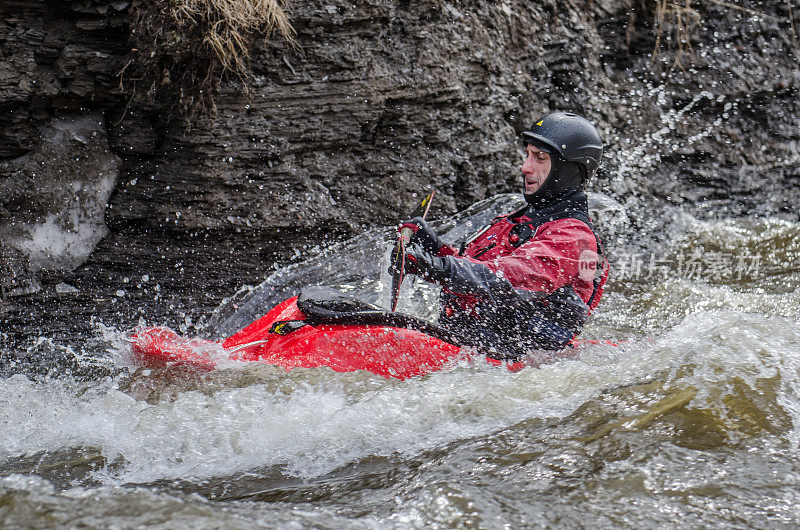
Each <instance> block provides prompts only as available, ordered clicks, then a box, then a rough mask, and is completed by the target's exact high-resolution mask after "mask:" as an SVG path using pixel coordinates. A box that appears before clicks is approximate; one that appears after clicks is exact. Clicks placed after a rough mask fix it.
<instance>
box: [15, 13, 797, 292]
mask: <svg viewBox="0 0 800 530" xmlns="http://www.w3.org/2000/svg"><path fill="white" fill-rule="evenodd" d="M694 7H695V8H696V9H697V13H698V15H699V17H700V18H698V19H692V20H690V22H691V21H694V22H696V23H697V25H696V26H695V27H694V28H692V29H691V31H690V33H689V34H688V38H689V39H690V40H689V44H690V45H691V46H690V47H686V46H683V47H682V49H678V46H677V44H676V45H673V46H670V43H673V44H674V43H678V42H679V41H680V40H681V39H682V38H684V35H683V34H681V33H680V32H678V30H677V24H676V22H677V19H675V17H676V16H678V14H680V15H681V16H685V15H686V14H685V13H678V12H671V11H666V12H664V13H663V15H664V18H663V20H664V23H663V25H662V26H661V32H660V35H661V40H660V41H659V45H658V47H656V36H657V35H658V34H659V32H658V28H654V27H653V25H652V23H653V20H655V13H654V10H655V4H654V3H653V4H651V3H649V2H638V1H637V2H610V1H593V2H592V1H588V0H587V1H586V2H566V1H563V2H562V1H555V0H542V1H535V2H529V1H522V0H506V1H502V2H484V1H479V0H474V1H451V2H446V1H434V0H431V1H426V0H420V1H415V2H400V1H392V0H367V1H365V2H359V3H357V4H353V3H348V2H343V1H340V0H319V1H310V2H302V3H300V2H297V3H295V4H294V6H293V11H292V13H291V20H292V24H293V26H294V27H295V29H296V31H297V43H298V47H297V48H291V47H289V46H287V45H286V44H285V43H284V42H282V41H280V40H272V41H268V42H260V43H257V44H256V45H255V46H254V48H253V50H252V62H251V69H252V72H253V74H254V78H253V82H252V86H251V87H250V89H249V92H248V93H243V91H242V86H241V83H240V82H239V81H238V80H237V79H235V78H233V79H226V80H223V82H222V84H221V88H220V93H219V94H218V95H217V98H216V101H217V113H216V115H214V116H203V117H200V118H199V119H198V120H196V121H195V122H194V123H193V124H192V126H191V128H187V124H186V122H185V121H184V120H183V119H182V118H181V117H180V116H176V115H175V114H174V113H173V112H171V110H170V108H169V107H168V106H167V105H166V104H165V103H164V101H165V100H164V99H160V100H155V101H160V103H154V100H153V99H151V98H150V97H149V95H152V94H148V90H144V89H142V87H138V88H136V89H135V90H134V87H135V86H136V83H135V80H132V79H130V78H126V73H125V66H126V64H128V63H129V62H130V60H131V58H132V57H133V56H134V54H136V53H138V52H137V51H136V50H132V49H131V46H130V45H129V36H130V35H129V31H130V20H129V11H130V9H131V8H130V6H128V4H127V2H120V1H116V2H105V1H99V0H79V1H76V2H71V3H68V2H63V3H62V2H45V1H41V2H39V1H34V0H19V1H5V2H4V3H3V4H2V5H1V6H0V14H2V18H0V121H2V122H3V124H4V125H3V127H2V130H0V157H2V158H3V159H4V162H3V163H2V165H0V187H2V188H1V189H2V190H4V191H3V196H2V197H0V213H2V216H3V219H2V221H0V227H3V228H0V230H6V232H4V233H5V234H6V235H5V236H4V241H3V247H4V249H5V250H4V256H6V257H5V258H4V259H5V269H4V271H5V272H4V282H5V284H6V285H7V286H8V289H9V290H10V289H13V288H16V287H19V286H20V285H19V281H18V278H19V277H21V276H25V275H26V274H27V275H30V274H31V271H32V270H34V269H36V267H35V266H32V265H31V264H32V263H33V262H38V263H39V264H40V265H41V267H60V268H61V269H64V270H70V269H73V268H75V267H76V266H77V264H78V262H79V261H80V260H77V259H60V260H59V259H55V258H54V259H51V260H49V261H47V260H43V258H36V257H34V255H33V254H30V253H29V254H27V255H23V256H20V254H19V252H20V249H24V248H25V245H24V244H18V243H15V244H14V245H9V244H8V241H9V239H8V238H9V236H8V235H7V234H10V233H11V232H9V230H11V229H9V228H8V227H9V226H11V225H13V227H14V228H13V231H14V234H16V235H14V237H15V238H17V239H15V241H18V242H19V238H20V237H21V235H20V234H22V233H23V232H25V231H26V230H27V231H28V232H30V230H29V229H30V228H31V227H35V226H36V223H42V222H47V219H49V217H48V216H49V215H59V214H58V212H61V216H62V218H63V217H64V215H66V214H64V212H66V211H67V210H68V209H69V208H72V207H73V203H70V202H69V201H66V200H62V201H60V202H59V200H55V199H53V200H52V201H50V200H48V201H47V202H48V203H49V206H48V207H47V208H40V207H38V206H36V205H37V204H38V202H37V201H39V202H41V200H42V194H41V191H37V190H36V188H37V186H38V184H36V183H35V182H36V181H35V180H34V177H33V173H34V166H35V165H36V163H39V162H41V161H43V159H44V158H46V157H50V158H52V159H53V162H52V168H51V171H50V173H51V174H52V173H53V171H56V172H58V171H61V173H60V174H63V175H64V180H63V189H62V190H61V192H62V195H63V192H64V190H67V189H68V188H69V187H70V186H72V187H75V186H76V185H80V186H84V187H86V188H87V189H88V188H92V189H94V190H95V192H93V193H94V197H96V199H97V201H99V202H102V201H103V200H104V197H105V194H104V193H101V192H100V191H102V190H105V189H106V188H105V187H104V186H107V185H108V183H109V182H112V181H113V182H115V184H114V192H113V194H112V195H111V197H110V199H109V202H108V204H107V210H106V222H107V224H108V226H109V229H110V232H109V233H108V235H107V236H106V238H105V239H104V240H103V241H102V242H101V243H100V246H99V247H98V248H97V250H96V251H95V252H94V254H93V255H92V258H91V259H90V261H89V263H88V264H87V265H84V267H83V269H79V270H78V271H77V272H76V273H74V274H77V275H80V274H84V275H86V276H88V275H89V273H87V272H81V271H87V270H93V271H97V270H102V271H104V272H107V271H109V270H111V271H113V272H112V273H111V274H110V276H109V277H112V279H111V280H109V284H108V286H107V289H114V288H116V287H118V285H116V284H115V282H118V281H121V278H122V277H123V276H124V277H129V276H130V275H131V274H132V273H133V272H135V273H136V274H138V275H141V274H142V272H143V271H144V272H146V274H147V275H148V276H152V275H159V276H161V277H167V276H170V277H171V279H170V280H169V281H174V282H176V283H175V289H177V290H181V289H183V290H185V287H184V288H181V287H180V285H184V286H185V285H186V284H187V283H191V284H194V283H199V282H204V281H205V282H206V283H208V282H212V283H213V284H214V285H215V286H216V287H215V289H216V290H214V289H212V291H213V293H214V294H213V295H211V301H209V302H208V303H209V304H212V303H214V302H215V301H216V300H217V299H218V297H219V296H220V295H222V294H223V293H225V292H230V291H232V290H233V289H234V288H235V287H236V284H237V283H241V282H242V281H246V280H245V278H246V277H248V276H251V275H255V274H258V273H259V272H263V271H264V270H265V269H266V268H267V267H268V266H270V265H271V262H272V261H274V260H281V259H284V258H285V257H286V256H287V255H291V253H292V252H294V250H295V249H298V251H300V252H302V249H303V247H304V246H305V245H307V244H316V243H319V242H321V241H322V240H323V239H325V238H327V237H336V236H341V235H352V234H356V233H358V232H359V231H360V230H362V229H363V227H365V226H370V225H374V224H383V225H385V224H389V223H392V222H394V221H396V220H397V219H398V218H399V217H401V216H402V214H403V212H405V211H407V210H408V209H409V207H410V205H411V204H412V203H413V202H414V201H415V198H416V197H419V196H420V193H421V192H422V191H424V190H427V189H430V188H436V189H437V190H438V192H439V194H438V199H437V204H436V205H435V209H434V211H433V212H432V214H433V216H434V217H436V216H437V215H441V214H442V213H443V212H451V211H454V210H456V209H460V208H463V207H465V206H466V205H468V204H470V203H472V202H474V201H475V200H478V199H481V198H484V197H486V196H489V195H492V194H495V193H498V192H508V191H517V190H518V189H519V186H520V172H519V166H520V163H521V156H522V155H521V149H520V145H519V142H518V133H519V132H520V131H521V130H523V128H525V127H527V126H528V125H529V124H530V122H531V121H532V120H533V119H534V118H535V117H537V116H540V115H543V114H545V113H547V112H550V111H554V110H573V111H577V112H579V113H581V114H583V115H585V116H586V117H588V118H589V119H590V120H592V121H593V122H595V123H596V124H597V125H598V128H599V130H600V131H601V134H602V135H603V136H604V138H605V140H606V141H607V143H608V154H607V157H606V160H605V164H604V167H603V168H602V169H601V171H600V173H599V175H598V177H597V178H596V179H595V180H594V181H593V182H592V184H591V187H592V188H593V189H595V190H602V191H604V192H606V193H608V194H610V195H612V196H613V197H615V198H616V199H617V200H619V201H621V202H623V203H625V204H626V205H628V206H629V207H630V208H631V209H634V210H635V209H636V208H637V207H640V205H642V204H647V205H652V204H653V201H654V200H655V201H661V202H663V203H674V204H678V205H681V206H682V207H685V208H689V209H691V210H692V211H694V212H696V213H699V214H702V215H715V214H719V213H723V215H724V214H729V215H735V214H745V213H753V212H755V213H762V214H777V215H782V216H787V217H792V218H797V213H796V208H795V204H797V202H798V199H799V198H800V197H798V189H800V188H799V187H798V185H797V182H798V180H797V179H798V176H800V169H799V168H800V153H799V152H798V149H799V146H800V144H799V143H798V141H800V130H799V129H800V127H799V126H798V116H800V102H798V101H799V100H800V98H798V97H797V89H798V84H800V72H799V71H798V66H797V64H798V59H800V54H799V53H798V48H800V41H799V40H798V36H797V35H796V33H794V32H793V31H794V30H793V26H792V24H791V21H792V20H791V18H790V12H789V7H790V6H789V4H788V3H785V2H773V3H770V4H768V5H764V4H763V3H759V4H756V3H753V4H752V5H750V4H747V5H746V6H743V9H739V8H732V7H725V6H722V5H719V4H717V3H708V4H705V3H703V4H700V3H697V4H695V5H694ZM684 22H685V21H684ZM654 50H659V54H658V55H657V57H656V58H655V59H653V51H654ZM120 72H123V73H122V74H121V75H120ZM97 116H100V117H102V119H103V126H102V127H101V128H99V129H97V130H96V132H97V135H98V136H97V138H102V139H98V140H97V145H96V146H95V147H94V148H92V149H93V150H92V153H93V154H92V155H90V156H92V157H95V158H96V161H95V163H94V165H93V166H92V167H82V166H81V167H80V168H79V167H78V166H75V165H74V164H68V163H65V162H63V160H66V159H69V158H72V159H77V158H80V157H81V156H86V155H85V154H81V153H85V151H86V149H87V146H85V145H80V142H79V141H78V142H77V143H76V142H75V141H73V140H69V139H67V140H64V141H63V142H62V143H61V147H60V149H61V151H59V152H58V153H54V152H53V154H51V155H45V154H44V153H48V152H51V151H47V148H45V147H44V146H45V145H46V144H47V142H52V141H53V140H52V138H53V137H52V134H51V133H49V132H47V131H50V130H53V129H56V128H57V127H56V125H54V124H57V123H62V122H63V121H64V120H67V121H69V120H73V121H75V120H80V119H84V118H83V117H85V119H91V120H96V119H97V118H96V117H97ZM106 137H107V138H108V142H109V145H110V151H111V153H106V154H103V153H105V151H104V150H105V147H103V146H104V144H103V142H104V141H105V138H106ZM101 144H102V145H101ZM114 157H117V158H118V159H119V170H118V172H116V171H115V169H114V167H113V166H115V164H116V159H115V158H114ZM45 165H48V164H47V163H45ZM54 168H61V169H54ZM101 174H102V177H101ZM48 179H49V180H48V182H53V180H52V179H53V177H52V176H49V177H48ZM104 179H105V180H104ZM109 179H111V180H109ZM31 183H33V185H32V186H29V185H28V184H31ZM47 187H48V189H52V188H53V186H52V185H51V184H47ZM26 188H28V190H29V193H28V194H27V195H26V193H25V190H26ZM7 190H15V191H14V192H13V193H11V192H8V191H7ZM47 193H48V194H49V193H52V196H53V197H55V196H56V195H58V194H59V192H58V191H57V190H54V189H53V190H52V192H51V191H48V192H47ZM67 195H69V193H67ZM48 196H49V195H48ZM81 204H83V203H81ZM27 205H31V208H33V210H32V211H35V212H36V213H35V215H29V214H27V213H25V214H24V213H23V212H25V210H26V207H27ZM709 206H711V207H709ZM87 208H88V209H90V210H91V209H92V208H93V207H89V206H87ZM92 211H93V212H95V213H94V214H92V215H91V217H92V218H93V219H95V224H94V225H93V226H94V227H95V228H94V233H95V234H96V235H102V233H103V227H102V223H100V222H96V221H97V215H98V214H97V212H98V210H96V209H95V210H92ZM642 211H643V212H644V211H646V210H645V209H644V208H642ZM642 215H646V214H642ZM20 223H22V224H20ZM64 226H65V225H64ZM64 226H62V228H64ZM26 233H27V232H26ZM31 237H33V236H31ZM96 239H97V237H96V236H95V237H93V238H88V239H87V241H88V243H87V244H88V245H89V247H91V246H92V245H93V244H94V243H95V242H96ZM12 247H13V249H12V250H8V249H9V248H12ZM289 251H291V252H289ZM12 255H13V256H12ZM148 257H149V258H151V259H148ZM25 259H27V260H28V261H27V262H26V261H25ZM48 259H49V258H48ZM45 262H46V263H45ZM22 263H24V264H25V265H24V267H23V266H22V265H20V264H22ZM159 267H163V270H161V269H159ZM214 267H216V268H215V269H214V270H213V273H210V272H209V269H210V268H214ZM220 268H221V269H220ZM176 270H177V271H180V274H177V273H176V272H175V271H176ZM220 270H222V271H223V272H220ZM20 271H22V272H20ZM176 274H177V276H176ZM15 275H16V276H15ZM20 275H21V276H20ZM115 275H116V276H115ZM9 278H16V279H14V280H13V281H12V280H10V279H9ZM113 278H118V279H113ZM76 281H77V280H76ZM15 282H16V283H15Z"/></svg>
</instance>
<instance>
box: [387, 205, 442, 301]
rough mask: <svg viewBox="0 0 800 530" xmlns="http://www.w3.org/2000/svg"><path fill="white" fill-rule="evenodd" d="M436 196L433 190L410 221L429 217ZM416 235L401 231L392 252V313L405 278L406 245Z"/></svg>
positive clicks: (405, 229) (412, 232)
mask: <svg viewBox="0 0 800 530" xmlns="http://www.w3.org/2000/svg"><path fill="white" fill-rule="evenodd" d="M435 194H436V190H433V191H432V192H430V193H429V194H428V195H426V196H425V198H424V199H422V202H421V203H420V204H419V206H417V208H416V209H415V210H414V211H413V212H412V213H411V216H410V217H409V219H413V218H414V217H422V218H423V219H425V216H426V215H428V210H429V209H430V207H431V201H432V200H433V196H434V195H435ZM413 235H414V231H413V230H411V229H410V228H403V229H402V230H400V235H399V237H398V238H397V243H395V245H394V250H393V251H392V264H393V265H392V311H394V310H395V309H397V300H398V297H399V295H400V284H401V283H403V277H404V276H405V267H406V245H407V244H408V242H409V241H411V236H413Z"/></svg>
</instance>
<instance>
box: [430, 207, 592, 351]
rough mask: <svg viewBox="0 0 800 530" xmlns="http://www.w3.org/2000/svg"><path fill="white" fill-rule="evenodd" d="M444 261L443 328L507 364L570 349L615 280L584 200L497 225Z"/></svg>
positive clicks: (529, 210)
mask: <svg viewBox="0 0 800 530" xmlns="http://www.w3.org/2000/svg"><path fill="white" fill-rule="evenodd" d="M438 256H440V257H444V258H445V259H444V267H445V271H446V274H445V278H444V280H443V281H442V282H441V283H442V286H443V294H442V307H441V314H440V319H439V323H440V325H442V326H444V327H446V328H448V329H450V330H452V331H454V332H455V333H457V334H459V335H460V336H461V337H463V338H464V340H465V343H472V344H475V345H478V346H481V347H483V348H484V349H486V348H488V349H489V350H490V353H491V352H492V351H496V352H497V355H499V356H501V357H515V356H518V355H520V354H521V353H524V352H525V351H526V350H530V349H545V350H558V349H562V348H564V347H566V346H567V345H568V343H569V342H570V340H571V339H572V338H574V337H575V336H576V335H577V334H579V333H580V331H581V329H582V328H583V325H584V323H585V322H586V319H587V317H588V316H589V313H591V311H592V310H593V309H594V308H595V307H597V304H598V303H599V302H600V297H601V295H602V293H603V286H604V285H605V282H606V279H607V278H608V264H607V263H606V260H605V258H604V256H603V251H602V248H601V245H600V240H599V239H598V238H597V236H596V234H595V233H594V230H593V226H592V222H591V219H590V218H589V212H588V204H587V198H586V195H585V194H584V193H583V192H577V193H574V194H572V195H570V196H569V197H567V198H565V199H562V200H561V201H559V202H556V203H553V204H550V205H548V206H546V207H543V208H536V209H534V208H533V207H531V206H528V207H526V208H524V209H522V210H519V211H517V212H514V213H512V214H510V215H506V216H500V217H496V218H495V219H494V221H493V222H492V224H490V225H489V226H488V227H486V228H485V229H483V230H482V231H480V232H478V234H477V235H476V236H474V237H473V238H472V239H471V240H470V241H468V242H467V243H466V244H465V245H463V246H462V248H461V249H460V250H459V251H457V250H456V249H454V248H453V247H450V246H449V245H444V246H442V247H441V248H440V249H439V252H438Z"/></svg>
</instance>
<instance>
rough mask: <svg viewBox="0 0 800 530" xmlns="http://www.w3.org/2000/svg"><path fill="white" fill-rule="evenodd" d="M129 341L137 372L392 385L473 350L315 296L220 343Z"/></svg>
mask: <svg viewBox="0 0 800 530" xmlns="http://www.w3.org/2000/svg"><path fill="white" fill-rule="evenodd" d="M130 340H131V342H132V348H131V350H132V353H133V355H134V358H135V359H136V360H137V362H138V363H140V364H142V365H145V366H160V365H165V364H182V365H191V366H194V367H197V368H201V369H214V368H216V367H217V366H218V364H219V363H220V361H228V360H229V361H242V362H261V363H267V364H271V365H275V366H282V367H284V368H286V369H287V370H291V369H292V368H297V367H304V368H315V367H322V366H327V367H328V368H332V369H333V370H336V371H337V372H353V371H357V370H366V371H368V372H372V373H374V374H377V375H380V376H383V377H386V378H397V379H407V378H409V377H414V376H418V375H423V374H427V373H431V372H435V371H438V370H443V369H446V368H449V367H452V366H454V365H455V364H457V363H459V362H462V361H468V360H471V359H472V358H473V357H476V352H475V349H474V348H462V347H461V346H459V345H458V340H457V339H456V338H455V337H453V336H452V335H451V334H450V333H449V332H448V331H446V330H444V329H442V328H440V327H438V326H436V325H435V324H433V323H431V322H428V321H425V320H422V319H419V318H416V317H413V316H410V315H405V314H402V313H396V312H389V311H386V310H384V309H381V308H379V307H377V306H373V305H371V304H368V303H366V302H362V301H359V300H353V299H348V298H345V297H343V296H342V295H341V294H339V293H330V292H320V291H312V292H311V293H310V294H306V292H304V293H302V294H301V295H300V296H299V297H293V298H290V299H288V300H285V301H283V302H282V303H280V304H278V305H277V306H276V307H275V308H273V309H272V310H271V311H269V312H268V313H267V314H266V315H264V316H263V317H261V318H260V319H258V320H256V321H255V322H253V323H252V324H250V325H249V326H247V327H246V328H244V329H242V330H241V331H239V332H238V333H236V334H234V335H232V336H230V337H228V338H227V339H225V340H224V341H222V342H213V341H209V340H204V339H200V338H194V339H188V338H185V337H182V336H180V335H179V334H177V333H176V332H175V331H173V330H171V329H169V328H165V327H152V328H145V329H138V330H136V331H135V332H134V333H133V334H132V335H131V337H130ZM577 344H578V343H577V342H575V345H577ZM609 344H611V343H610V342H609ZM576 351H577V350H575V348H567V349H566V350H564V351H562V352H546V353H545V354H544V357H542V356H538V357H536V358H535V360H534V359H533V358H531V357H530V356H528V357H525V358H523V359H522V360H514V361H505V360H497V359H493V358H491V357H490V356H480V357H481V358H482V359H483V358H485V359H486V361H487V362H489V363H491V364H494V365H498V366H504V367H506V368H507V369H509V370H511V371H518V370H520V369H522V368H523V367H524V366H527V365H529V364H541V363H542V362H547V361H552V360H556V359H560V358H568V357H574V356H575V354H576Z"/></svg>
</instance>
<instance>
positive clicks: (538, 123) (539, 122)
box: [536, 120, 544, 127]
mask: <svg viewBox="0 0 800 530" xmlns="http://www.w3.org/2000/svg"><path fill="white" fill-rule="evenodd" d="M542 123H544V120H539V121H538V122H536V125H538V126H539V127H541V126H542Z"/></svg>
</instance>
